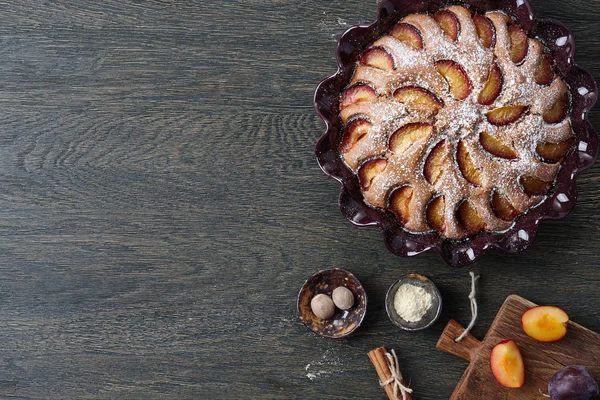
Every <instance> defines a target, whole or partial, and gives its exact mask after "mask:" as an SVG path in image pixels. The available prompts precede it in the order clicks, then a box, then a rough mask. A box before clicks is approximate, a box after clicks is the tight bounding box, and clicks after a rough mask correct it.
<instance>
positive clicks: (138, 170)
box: [0, 0, 600, 399]
mask: <svg viewBox="0 0 600 400" xmlns="http://www.w3.org/2000/svg"><path fill="white" fill-rule="evenodd" d="M532 3H533V6H534V8H535V11H536V12H537V14H539V15H542V16H549V17H557V18H560V19H561V20H562V21H564V22H565V23H567V24H568V25H569V26H570V27H571V28H572V30H573V32H574V35H575V38H576V41H577V44H578V49H579V50H578V53H577V61H578V63H580V64H581V65H582V66H585V67H587V68H589V69H590V70H591V71H592V73H593V74H594V75H595V77H596V78H599V77H600V53H599V51H598V48H599V45H600V42H599V39H598V38H599V37H600V23H598V21H600V0H586V1H582V0H573V1H571V2H564V1H558V0H544V1H542V0H533V1H532ZM376 5H377V2H376V1H375V0H370V1H359V0H343V1H342V0H335V1H312V0H309V1H283V0H271V1H265V0H245V1H229V0H209V1H202V0H196V1H192V0H189V1H140V0H138V1H133V0H126V1H121V0H119V1H116V0H114V1H113V0H111V1H102V2H100V1H95V0H94V1H92V0H89V1H83V0H82V1H63V0H47V1H41V0H40V1H28V0H15V1H10V2H2V3H1V4H0V103H1V109H2V112H1V113H0V184H1V189H2V190H1V192H0V234H1V237H0V350H1V351H0V397H1V398H19V399H20V398H23V399H24V398H34V399H38V398H39V399H41V398H55V399H58V398H119V399H155V398H161V399H162V398H164V399H166V398H170V399H176V398H177V399H179V398H195V399H233V398H258V399H280V398H306V399H345V398H357V399H359V398H360V399H367V398H368V399H382V398H384V394H383V390H381V389H380V388H379V387H378V384H377V377H376V375H375V371H374V369H373V367H372V366H371V364H370V363H369V360H368V359H367V356H366V353H367V351H369V350H371V349H372V348H375V347H377V346H380V345H385V346H387V347H388V348H395V349H396V351H397V352H398V354H399V358H400V362H401V365H402V369H403V371H404V374H405V376H406V377H407V378H408V379H410V381H411V386H412V387H414V390H415V398H416V399H446V398H448V396H449V395H450V393H451V392H452V390H453V388H454V385H455V384H456V382H457V381H458V379H459V378H460V376H461V374H462V372H463V370H464V368H465V367H466V363H465V362H464V361H462V360H459V359H457V358H454V357H452V356H449V355H447V354H443V353H440V352H439V351H437V350H436V349H435V343H436V340H437V338H438V336H439V334H440V332H441V331H442V329H443V327H444V325H445V323H446V322H447V321H448V319H449V318H455V319H457V320H458V321H459V322H461V323H463V324H466V323H468V320H469V317H470V309H469V304H468V301H467V295H468V292H469V285H470V282H469V275H468V271H469V269H452V268H450V267H448V266H446V265H445V264H443V263H442V262H441V261H440V259H439V258H438V257H437V256H435V255H432V254H426V255H422V256H419V257H417V258H413V259H401V258H397V257H395V256H393V255H391V254H390V253H389V252H388V251H387V250H386V249H385V247H384V244H383V241H382V240H381V237H380V233H379V232H378V230H377V229H359V228H355V227H353V226H352V225H351V224H350V223H349V222H347V221H346V220H345V219H344V218H343V217H342V216H341V215H340V212H339V210H338V206H337V198H338V185H337V184H336V183H335V182H334V181H333V180H331V179H329V178H327V177H325V176H324V175H323V174H322V173H321V171H320V170H319V168H318V166H317V164H316V162H315V159H314V156H313V147H314V143H315V141H316V140H317V138H318V137H319V136H320V135H321V133H322V131H323V124H322V123H321V121H320V120H319V119H318V118H317V117H316V115H315V113H314V111H313V108H312V96H313V91H314V88H315V86H316V85H317V83H318V82H319V80H321V79H322V78H324V77H325V76H327V75H329V74H331V73H332V72H333V71H334V70H335V61H334V57H333V50H334V46H335V43H336V40H337V38H338V37H339V36H340V35H341V34H342V33H343V31H345V30H346V29H347V28H348V27H350V26H351V25H353V24H356V23H366V22H370V21H371V20H373V19H374V17H375V9H376ZM591 121H592V123H593V124H594V125H595V126H596V128H600V109H598V108H596V110H594V111H593V112H592V113H591ZM579 189H580V202H579V204H578V206H577V207H576V209H575V211H574V212H573V213H572V214H571V215H570V216H569V217H568V218H567V219H565V220H562V221H556V222H551V223H544V224H543V225H542V227H541V229H540V232H539V236H538V238H537V240H536V242H535V244H534V245H533V247H532V248H531V249H530V250H528V251H526V252H524V253H522V254H520V255H517V256H507V255H503V254H500V253H493V254H490V255H489V256H487V257H485V258H484V259H483V260H482V261H481V262H479V263H478V264H476V265H475V266H474V267H473V268H472V270H474V271H476V272H477V273H480V274H481V275H482V278H481V281H480V284H479V304H480V318H479V321H478V323H477V325H476V327H475V329H474V331H473V333H474V334H475V336H477V337H479V338H481V337H482V336H483V335H484V334H485V332H486V330H487V327H488V326H489V325H490V323H491V321H492V319H493V317H494V315H495V314H496V312H497V310H498V308H499V306H500V305H501V303H502V301H503V300H504V299H505V297H506V296H507V295H509V294H511V293H518V294H520V295H522V296H524V297H527V298H528V299H530V300H532V301H534V302H538V303H551V304H555V305H558V306H561V307H563V308H564V309H565V310H567V311H568V312H569V314H570V315H571V317H572V319H573V320H575V321H576V322H579V323H581V324H583V325H585V326H587V327H589V328H590V329H593V330H596V331H599V330H600V313H599V310H600V299H599V297H598V288H599V284H600V266H599V264H600V252H599V251H598V247H599V246H600V235H599V233H600V213H599V212H598V207H599V206H600V200H599V199H600V174H599V170H598V168H593V169H591V170H589V171H588V172H586V173H585V174H583V175H582V176H581V178H580V179H579ZM334 266H338V267H344V268H346V269H348V270H350V271H353V272H354V273H355V274H356V275H357V277H358V278H359V279H360V280H361V281H362V282H363V284H364V286H365V287H366V290H367V292H368V294H369V306H368V313H367V317H366V319H365V322H364V324H363V326H362V327H361V328H360V329H359V330H358V331H357V332H356V333H355V334H354V335H353V336H351V337H350V338H348V339H347V340H339V341H334V340H327V339H323V338H320V337H317V336H315V335H314V334H312V333H311V332H309V331H308V330H307V329H306V328H305V327H304V326H302V325H301V324H300V323H299V322H298V320H297V316H296V304H295V301H296V295H297V292H298V290H299V288H300V286H301V285H302V283H303V282H304V280H305V279H306V278H307V277H308V276H309V275H310V274H311V273H313V272H314V271H316V270H318V269H322V268H330V267H334ZM408 272H419V273H423V274H426V275H428V276H430V277H431V278H432V279H433V280H434V281H435V282H436V283H437V284H438V286H439V288H440V290H441V292H442V294H443V297H444V300H445V303H444V304H445V307H444V310H443V314H442V316H441V319H440V321H439V322H438V323H437V324H436V325H434V326H433V327H432V328H430V329H428V330H427V331H423V332H421V333H406V332H401V331H399V330H398V329H397V328H395V327H394V326H393V325H392V323H391V322H390V321H389V320H388V318H387V316H386V314H385V310H384V306H383V301H384V296H385V292H386V290H387V288H388V286H389V285H390V284H391V283H392V282H393V281H394V280H395V279H397V278H398V277H400V276H401V275H404V274H406V273H408Z"/></svg>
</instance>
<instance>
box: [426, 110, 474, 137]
mask: <svg viewBox="0 0 600 400" xmlns="http://www.w3.org/2000/svg"><path fill="white" fill-rule="evenodd" d="M448 103H449V104H448ZM481 111H482V109H481V106H480V105H478V104H474V103H472V102H469V101H451V102H447V103H446V106H445V107H444V108H442V109H440V111H439V113H438V115H437V118H436V121H435V127H436V129H437V131H438V132H440V133H442V134H444V136H446V137H448V138H450V139H452V138H454V137H456V136H457V135H459V134H460V132H471V131H473V128H474V127H475V126H476V125H479V124H480V123H481V122H482V121H483V114H482V112H481Z"/></svg>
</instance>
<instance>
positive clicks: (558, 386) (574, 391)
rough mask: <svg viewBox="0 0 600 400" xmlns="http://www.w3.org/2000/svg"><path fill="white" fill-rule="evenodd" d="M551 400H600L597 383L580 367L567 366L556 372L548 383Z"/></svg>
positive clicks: (599, 390)
mask: <svg viewBox="0 0 600 400" xmlns="http://www.w3.org/2000/svg"><path fill="white" fill-rule="evenodd" d="M548 394H549V395H550V399H551V400H600V389H599V388H598V383H597V382H596V380H595V379H594V377H593V376H592V374H591V373H590V371H588V369H587V368H586V367H584V366H582V365H569V366H567V367H564V368H563V369H560V370H559V371H558V372H556V373H555V374H554V375H553V376H552V379H550V383H548Z"/></svg>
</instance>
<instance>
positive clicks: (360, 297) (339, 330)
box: [298, 268, 367, 338]
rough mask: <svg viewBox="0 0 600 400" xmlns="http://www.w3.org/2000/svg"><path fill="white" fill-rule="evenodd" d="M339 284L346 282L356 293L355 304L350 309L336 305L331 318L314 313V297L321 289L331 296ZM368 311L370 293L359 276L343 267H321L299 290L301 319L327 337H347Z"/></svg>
mask: <svg viewBox="0 0 600 400" xmlns="http://www.w3.org/2000/svg"><path fill="white" fill-rule="evenodd" d="M338 286H345V287H346V288H348V289H349V290H350V291H351V292H352V294H353V295H354V305H353V306H352V308H350V309H349V310H340V309H338V308H336V309H335V314H334V315H333V317H331V318H329V319H325V320H324V319H320V318H317V316H315V314H313V312H312V310H311V308H310V301H311V300H312V298H313V297H315V296H316V295H318V294H320V293H324V294H326V295H328V296H331V293H333V290H334V289H335V288H336V287H338ZM366 311H367V294H366V293H365V289H364V288H363V286H362V284H361V283H360V282H359V280H358V279H356V277H355V276H354V275H353V274H352V273H350V272H348V271H345V270H343V269H340V268H334V269H326V270H323V271H319V272H317V273H315V274H314V275H312V276H311V277H310V278H308V279H307V280H306V282H304V285H303V286H302V289H300V293H298V315H299V317H300V321H302V323H303V324H304V325H306V327H307V328H308V329H310V330H311V331H313V332H315V333H317V334H319V335H321V336H325V337H330V338H343V337H345V336H348V335H349V334H351V333H352V332H354V331H355V330H356V328H358V327H359V326H360V324H361V323H362V321H363V319H364V317H365V313H366Z"/></svg>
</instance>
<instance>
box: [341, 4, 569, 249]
mask: <svg viewBox="0 0 600 400" xmlns="http://www.w3.org/2000/svg"><path fill="white" fill-rule="evenodd" d="M556 71H557V70H556V68H555V65H554V60H553V57H552V55H551V53H550V51H549V50H548V48H547V47H546V46H545V45H544V44H543V43H541V42H540V41H539V40H537V39H535V38H531V37H528V35H527V33H526V32H525V30H524V29H523V28H522V27H520V26H519V25H518V24H517V23H515V22H514V20H512V19H511V18H510V17H508V16H507V15H506V14H504V13H502V12H488V13H486V14H485V15H480V14H474V13H472V12H471V11H470V10H469V9H468V8H465V7H463V6H449V7H446V8H444V9H442V10H440V11H438V12H437V13H435V14H411V15H408V16H406V17H404V18H403V19H401V20H400V21H399V22H398V23H397V24H396V25H395V26H394V27H393V29H391V30H390V31H389V32H388V33H387V34H385V35H384V36H382V37H380V38H379V39H377V40H375V41H374V42H373V43H371V44H370V45H369V46H367V47H366V49H365V51H364V52H363V53H362V55H361V56H360V57H359V59H358V61H357V63H356V66H355V69H354V72H353V74H352V76H351V79H350V81H349V83H348V85H347V86H346V87H345V88H344V90H343V92H342V93H341V94H340V99H339V116H340V119H341V122H342V124H343V134H342V137H341V141H340V143H339V146H338V150H339V153H340V156H341V157H342V159H343V161H344V163H345V164H346V165H347V166H348V167H349V168H350V169H351V170H352V171H353V173H354V174H356V176H357V178H358V182H359V184H360V190H361V193H362V195H363V198H364V200H365V202H366V203H367V204H368V205H369V206H371V207H375V208H378V209H383V210H385V211H388V212H390V213H392V214H393V215H395V217H396V219H397V220H398V222H399V223H400V224H401V225H402V226H403V227H404V229H405V230H407V231H409V232H414V233H425V232H435V231H437V232H438V234H439V235H441V236H443V237H446V238H450V239H460V238H464V237H466V236H468V235H472V234H476V233H478V232H482V231H492V232H497V231H504V230H507V229H508V228H510V227H511V226H512V224H513V223H514V220H515V219H516V218H518V217H519V215H521V214H522V213H524V212H526V211H527V210H529V209H530V208H532V207H535V206H536V205H537V204H539V203H540V202H541V201H542V200H543V199H544V198H545V196H546V195H547V194H548V193H549V191H551V190H552V187H553V184H554V181H555V179H556V176H557V174H558V172H559V170H560V168H561V163H562V161H563V159H564V158H565V156H566V155H567V154H568V153H569V152H570V151H571V150H572V148H573V147H574V142H575V140H574V134H573V130H572V127H571V122H570V118H569V115H568V111H569V107H570V96H569V88H568V87H567V85H566V84H565V82H564V81H563V79H561V77H560V76H559V75H558V73H557V72H556Z"/></svg>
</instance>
